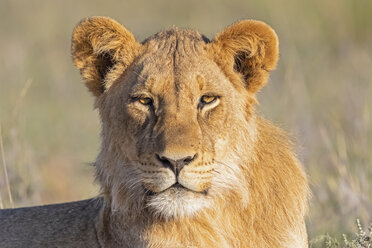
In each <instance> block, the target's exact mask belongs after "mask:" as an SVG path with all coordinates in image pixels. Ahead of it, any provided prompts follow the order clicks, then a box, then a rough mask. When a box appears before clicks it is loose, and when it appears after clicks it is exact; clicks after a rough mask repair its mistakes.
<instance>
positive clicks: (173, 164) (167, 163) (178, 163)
mask: <svg viewBox="0 0 372 248" xmlns="http://www.w3.org/2000/svg"><path fill="white" fill-rule="evenodd" d="M196 157H197V154H194V156H187V157H184V158H181V159H178V160H173V159H170V158H167V157H165V156H160V155H159V154H156V158H157V160H158V161H159V162H160V163H161V164H162V165H163V166H164V167H165V168H169V169H171V170H172V171H173V172H174V174H175V175H176V176H178V174H179V173H180V171H181V170H182V169H183V167H185V165H188V164H190V163H191V162H192V161H194V160H195V159H196Z"/></svg>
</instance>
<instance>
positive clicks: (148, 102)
mask: <svg viewBox="0 0 372 248" xmlns="http://www.w3.org/2000/svg"><path fill="white" fill-rule="evenodd" d="M138 101H139V102H140V103H141V104H143V105H151V104H152V99H151V98H150V97H139V98H138Z"/></svg>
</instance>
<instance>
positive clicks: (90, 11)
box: [0, 0, 372, 247]
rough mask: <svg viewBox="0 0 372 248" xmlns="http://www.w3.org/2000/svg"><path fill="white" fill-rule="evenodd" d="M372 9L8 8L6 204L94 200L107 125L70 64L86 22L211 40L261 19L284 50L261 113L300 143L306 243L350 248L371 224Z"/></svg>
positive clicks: (270, 4) (2, 7)
mask: <svg viewBox="0 0 372 248" xmlns="http://www.w3.org/2000/svg"><path fill="white" fill-rule="evenodd" d="M371 10H372V1H370V0H337V1H334V0H312V1H298V0H278V1H269V0H252V1H244V0H230V1H227V0H225V1H223V0H206V1H197V0H188V1H171V0H158V1H145V0H126V1H116V0H108V1H99V0H91V1H73V0H65V1H46V0H33V1H26V0H23V1H22V0H2V1H0V16H1V18H2V21H1V22H0V37H1V39H0V53H1V56H0V126H1V138H2V141H3V146H2V148H3V149H1V150H2V152H1V153H0V161H1V162H0V207H1V206H3V207H11V206H17V207H19V206H25V205H36V204H45V203H51V202H61V201H68V200H78V199H82V198H86V197H90V196H94V195H96V194H97V192H98V187H97V186H94V185H93V184H92V182H93V168H92V166H89V165H88V164H89V163H91V162H92V161H94V159H95V156H96V154H97V151H98V149H99V120H98V116H97V113H96V111H93V110H92V106H93V98H92V97H91V96H90V95H89V93H88V92H87V90H86V89H85V87H84V86H83V85H82V83H81V79H80V78H79V73H78V71H77V70H76V69H75V68H74V67H73V65H72V62H71V58H70V35H71V32H72V29H73V27H74V26H75V25H76V23H78V22H79V20H80V19H82V18H84V17H87V16H91V15H105V16H111V17H113V18H115V19H117V20H118V21H120V22H121V23H123V24H124V25H125V26H126V27H127V28H128V29H130V30H132V31H133V32H134V33H135V35H136V37H137V38H138V39H139V40H142V39H144V38H145V37H147V36H149V35H151V34H153V33H154V32H157V31H159V30H161V29H165V28H168V27H170V26H172V25H176V26H181V27H191V28H196V29H198V30H200V31H201V32H202V33H204V34H205V35H207V36H208V37H210V38H213V35H214V34H215V33H216V32H218V31H219V30H221V29H223V28H224V27H225V26H226V25H229V24H230V23H232V22H234V21H236V20H239V19H242V18H253V19H260V20H264V21H266V22H267V23H269V24H270V25H272V26H273V28H274V29H275V30H276V31H277V33H278V36H279V39H280V52H281V54H280V61H279V65H278V68H277V70H276V71H274V72H273V73H272V76H271V80H270V82H269V83H268V85H267V86H266V87H265V88H264V90H263V91H262V92H261V93H260V95H259V101H260V103H261V104H260V105H259V106H258V111H259V112H261V113H262V114H263V115H264V116H265V117H266V118H268V119H270V120H273V122H274V123H276V124H277V125H279V126H281V127H282V128H284V129H285V130H287V131H288V132H290V133H292V134H293V136H294V137H296V143H297V145H298V148H299V149H298V153H299V154H300V159H301V160H302V161H303V163H304V165H305V166H306V169H307V172H308V174H309V178H310V182H311V187H312V191H313V197H312V201H311V206H310V212H309V218H308V231H309V235H310V238H313V237H318V236H319V235H323V234H325V233H329V237H337V239H338V240H339V241H338V242H339V244H340V245H341V246H331V247H342V245H344V243H343V241H342V234H346V235H347V237H353V233H354V232H355V231H357V230H355V229H356V228H355V224H354V222H355V220H356V219H360V220H361V221H362V223H371V222H372V75H371V69H372V46H371V44H372V15H371ZM3 160H4V162H5V165H6V168H7V177H6V175H5V170H4V168H5V166H4V163H3ZM6 178H8V179H9V180H7V179H6ZM8 181H9V183H8ZM8 186H9V188H10V191H11V195H12V201H11V200H10V198H9V193H8ZM366 235H367V234H366ZM368 235H369V237H370V236H371V235H370V234H368ZM325 237H326V240H329V241H327V242H332V241H330V240H332V239H330V238H327V236H325ZM339 237H341V239H340V238H339ZM360 237H364V236H363V235H361V234H360V233H359V236H358V237H357V238H356V241H355V242H359V241H358V239H359V238H360ZM324 245H325V244H324V243H323V246H314V247H326V246H324ZM335 245H337V244H335ZM345 245H346V244H345ZM346 247H353V246H347V245H346ZM354 247H368V246H354Z"/></svg>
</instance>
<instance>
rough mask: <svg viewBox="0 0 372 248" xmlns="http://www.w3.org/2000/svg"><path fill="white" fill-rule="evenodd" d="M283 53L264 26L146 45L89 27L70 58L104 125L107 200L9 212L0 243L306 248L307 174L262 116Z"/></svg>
mask: <svg viewBox="0 0 372 248" xmlns="http://www.w3.org/2000/svg"><path fill="white" fill-rule="evenodd" d="M278 47H279V45H278V38H277V35H276V33H275V32H274V30H273V29H272V28H271V27H270V26H269V25H267V24H265V23H264V22H261V21H256V20H242V21H239V22H237V23H234V24H232V25H231V26H229V27H227V28H226V29H224V30H223V31H221V32H220V33H218V34H217V35H216V36H215V37H214V39H212V40H209V39H208V38H207V37H205V36H203V35H201V34H200V33H198V32H197V31H194V30H189V29H180V28H177V27H173V28H171V29H169V30H166V31H162V32H159V33H157V34H155V35H153V36H151V37H149V38H147V39H146V40H144V41H143V42H141V43H140V42H137V41H136V39H135V38H134V35H133V34H132V33H131V32H130V31H128V30H127V29H126V28H125V27H124V26H122V25H121V24H119V23H118V22H116V21H115V20H113V19H110V18H107V17H90V18H87V19H84V20H82V21H81V22H80V23H79V24H78V25H77V26H76V28H75V29H74V31H73V35H72V49H71V50H72V58H73V61H74V64H75V66H76V67H77V68H78V69H79V70H80V73H81V75H82V78H83V79H84V81H85V84H86V86H87V88H88V89H89V90H90V92H91V93H92V94H93V95H94V96H95V107H96V108H97V109H98V111H99V116H100V118H101V122H102V131H101V138H102V143H101V149H100V152H99V155H98V157H97V159H96V162H95V167H96V180H97V182H99V184H100V186H101V196H100V197H97V198H95V199H89V200H85V201H79V202H73V203H64V204H57V205H49V206H41V207H31V208H21V209H13V210H3V211H1V213H0V227H1V228H0V247H147V248H150V247H151V248H155V247H214V248H216V247H221V248H222V247H223V248H226V247H245V248H257V247H271V248H272V247H292V248H299V247H307V233H306V226H305V216H306V213H307V206H308V198H309V187H308V183H307V177H306V174H305V172H304V169H303V167H302V165H301V163H300V162H299V160H298V159H297V157H296V155H295V153H294V152H293V145H292V143H291V141H290V139H289V138H288V136H287V135H286V133H285V132H283V131H281V130H280V129H279V128H277V127H275V126H274V125H273V124H271V123H270V122H269V121H267V120H265V119H263V118H262V117H260V116H259V115H258V114H257V113H256V111H255V107H256V105H257V103H258V101H257V99H256V95H257V92H258V91H259V90H260V89H261V88H262V87H263V86H264V85H265V84H266V82H267V80H268V77H269V73H270V71H272V70H273V69H274V68H275V67H276V64H277V61H278V56H279V49H278Z"/></svg>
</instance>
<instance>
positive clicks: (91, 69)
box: [71, 17, 141, 96]
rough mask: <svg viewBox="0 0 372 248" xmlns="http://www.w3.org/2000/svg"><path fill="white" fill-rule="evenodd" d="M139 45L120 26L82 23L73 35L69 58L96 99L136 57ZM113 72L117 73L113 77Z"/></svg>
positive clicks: (90, 20)
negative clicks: (70, 56) (70, 57)
mask: <svg viewBox="0 0 372 248" xmlns="http://www.w3.org/2000/svg"><path fill="white" fill-rule="evenodd" d="M140 47H141V45H140V44H139V43H138V42H137V41H136V40H135V38H134V36H133V34H132V33H131V32H129V31H128V30H127V29H125V27H124V26H122V25H121V24H120V23H118V22H116V21H114V20H113V19H111V18H107V17H90V18H87V19H84V20H82V21H81V22H80V23H79V24H78V25H77V26H76V27H75V29H74V31H73V34H72V45H71V54H72V58H73V60H74V64H75V66H76V67H77V68H79V69H80V73H81V75H82V77H83V79H84V80H85V83H86V85H87V87H88V89H89V90H90V91H91V92H92V93H93V94H94V95H95V96H99V95H100V94H102V92H104V91H105V89H107V88H108V87H109V86H110V85H108V82H113V80H114V79H115V77H118V76H119V75H118V74H119V70H121V72H123V71H124V70H125V69H126V68H127V67H128V66H129V65H130V64H131V63H132V62H133V60H134V58H135V57H136V56H137V54H138V52H139V50H140ZM114 71H116V72H117V73H112V72H114Z"/></svg>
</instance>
